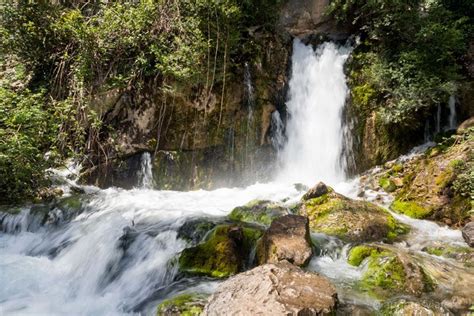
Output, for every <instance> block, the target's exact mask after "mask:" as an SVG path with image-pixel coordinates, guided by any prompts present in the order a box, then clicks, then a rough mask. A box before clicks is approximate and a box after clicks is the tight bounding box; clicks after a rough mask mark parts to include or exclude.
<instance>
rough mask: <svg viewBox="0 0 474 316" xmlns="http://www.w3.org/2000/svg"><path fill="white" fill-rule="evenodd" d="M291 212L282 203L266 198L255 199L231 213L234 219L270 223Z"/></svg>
mask: <svg viewBox="0 0 474 316" xmlns="http://www.w3.org/2000/svg"><path fill="white" fill-rule="evenodd" d="M287 214H290V211H289V210H288V208H286V207H284V206H283V205H281V204H278V203H276V202H272V201H266V200H253V201H250V202H249V203H247V204H246V205H244V206H238V207H236V208H234V209H233V210H232V212H231V213H230V214H229V218H230V219H231V220H234V221H241V222H248V223H256V224H261V225H266V226H268V225H270V224H271V223H272V220H273V219H275V218H277V217H280V216H284V215H287Z"/></svg>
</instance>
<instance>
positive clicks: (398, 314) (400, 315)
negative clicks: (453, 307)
mask: <svg viewBox="0 0 474 316" xmlns="http://www.w3.org/2000/svg"><path fill="white" fill-rule="evenodd" d="M380 314H381V315H382V316H405V315H417V316H445V315H452V314H451V313H450V312H449V311H448V310H447V309H445V308H444V307H442V306H440V305H439V304H437V303H434V302H428V301H415V300H412V299H405V298H401V299H395V300H390V301H387V302H385V303H384V305H383V306H382V308H381V309H380Z"/></svg>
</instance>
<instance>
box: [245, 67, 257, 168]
mask: <svg viewBox="0 0 474 316" xmlns="http://www.w3.org/2000/svg"><path fill="white" fill-rule="evenodd" d="M244 68H245V69H244V88H245V100H246V107H247V126H246V131H245V151H244V160H243V161H245V162H246V163H245V165H244V166H243V167H244V168H251V166H249V165H248V163H247V161H248V160H250V162H251V159H249V158H250V152H251V149H252V147H253V145H254V141H255V134H256V133H255V130H254V108H255V94H254V87H253V84H252V75H251V74H250V66H249V64H248V63H247V62H246V63H245V66H244Z"/></svg>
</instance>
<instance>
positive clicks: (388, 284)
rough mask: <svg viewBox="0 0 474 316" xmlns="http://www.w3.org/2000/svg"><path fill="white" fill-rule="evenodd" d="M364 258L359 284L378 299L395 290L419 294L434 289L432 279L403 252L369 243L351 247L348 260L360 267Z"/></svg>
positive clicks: (389, 294) (391, 293)
mask: <svg viewBox="0 0 474 316" xmlns="http://www.w3.org/2000/svg"><path fill="white" fill-rule="evenodd" d="M364 261H367V269H366V270H365V272H364V274H363V276H362V279H361V280H360V287H361V288H362V289H365V290H366V291H368V292H369V293H371V294H372V295H374V296H376V297H380V298H384V297H389V296H391V295H393V294H395V293H397V294H400V293H404V294H409V295H414V296H420V295H422V294H423V293H424V292H428V291H431V290H432V289H433V286H434V285H433V282H432V281H431V279H430V278H429V277H428V276H427V275H426V273H425V272H424V270H423V268H422V267H421V266H419V265H418V264H416V263H415V262H413V260H412V259H411V258H410V257H409V256H407V255H404V254H402V253H395V252H393V251H392V250H390V249H387V248H384V247H378V246H372V245H360V246H356V247H354V248H352V249H351V251H350V252H349V256H348V262H349V264H351V265H354V266H359V265H361V264H362V262H364Z"/></svg>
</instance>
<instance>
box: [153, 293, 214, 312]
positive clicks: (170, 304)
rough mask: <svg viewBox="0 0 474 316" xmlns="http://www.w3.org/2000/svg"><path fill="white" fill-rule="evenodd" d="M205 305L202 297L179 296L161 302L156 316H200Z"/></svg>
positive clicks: (194, 295)
mask: <svg viewBox="0 0 474 316" xmlns="http://www.w3.org/2000/svg"><path fill="white" fill-rule="evenodd" d="M205 304H206V297H205V296H204V295H200V294H181V295H178V296H175V297H173V298H170V299H167V300H164V301H163V302H161V303H160V304H159V305H158V310H157V316H178V315H180V316H198V315H201V313H202V311H203V309H204V305H205Z"/></svg>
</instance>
